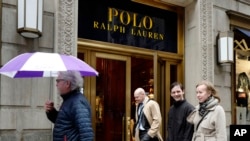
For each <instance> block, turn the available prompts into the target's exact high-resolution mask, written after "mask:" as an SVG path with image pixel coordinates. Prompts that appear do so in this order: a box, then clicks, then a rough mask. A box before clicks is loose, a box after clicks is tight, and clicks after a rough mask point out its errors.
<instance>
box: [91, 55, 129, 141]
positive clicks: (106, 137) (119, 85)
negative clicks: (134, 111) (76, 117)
mask: <svg viewBox="0 0 250 141" xmlns="http://www.w3.org/2000/svg"><path fill="white" fill-rule="evenodd" d="M95 58H96V70H97V71H98V72H99V76H98V77H97V78H96V96H95V99H96V103H95V117H96V120H95V125H96V141H128V140H130V139H129V138H130V131H129V120H130V112H129V111H130V105H131V104H130V99H131V98H130V69H129V68H130V67H129V66H130V58H129V57H126V56H121V55H113V54H105V53H95Z"/></svg>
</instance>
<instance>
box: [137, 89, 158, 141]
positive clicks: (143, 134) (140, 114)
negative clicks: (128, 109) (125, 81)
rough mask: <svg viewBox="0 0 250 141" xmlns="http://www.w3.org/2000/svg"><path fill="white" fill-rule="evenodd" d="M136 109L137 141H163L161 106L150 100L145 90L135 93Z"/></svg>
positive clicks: (138, 90)
mask: <svg viewBox="0 0 250 141" xmlns="http://www.w3.org/2000/svg"><path fill="white" fill-rule="evenodd" d="M134 98H135V101H136V103H138V106H137V107H136V116H135V117H136V125H135V127H136V134H135V136H136V137H135V140H136V141H163V139H162V136H161V134H160V126H161V120H162V117H161V111H160V107H159V104H158V103H157V102H156V101H154V100H150V99H149V97H148V96H147V95H146V93H145V91H144V89H142V88H137V89H136V90H135V91H134Z"/></svg>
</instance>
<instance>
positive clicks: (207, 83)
mask: <svg viewBox="0 0 250 141" xmlns="http://www.w3.org/2000/svg"><path fill="white" fill-rule="evenodd" d="M200 85H205V86H206V90H207V91H208V92H211V96H213V97H214V98H216V99H218V100H219V102H220V97H219V96H218V93H217V91H216V89H215V87H214V85H213V84H212V83H211V82H210V81H207V80H203V81H201V82H199V83H198V84H197V85H196V88H197V87H198V86H200Z"/></svg>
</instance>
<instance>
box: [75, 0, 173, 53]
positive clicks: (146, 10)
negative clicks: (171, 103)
mask: <svg viewBox="0 0 250 141" xmlns="http://www.w3.org/2000/svg"><path fill="white" fill-rule="evenodd" d="M177 17H178V14H177V13H175V12H173V11H167V10H163V9H159V8H155V7H150V6H145V5H142V4H138V3H135V2H131V1H121V2H119V3H118V2H117V3H116V2H115V1H113V0H105V1H103V0H93V1H91V2H89V3H85V2H84V1H79V9H78V37H79V38H85V39H91V40H98V41H105V42H110V43H116V44H123V45H129V46H133V47H140V48H146V49H152V50H159V51H166V52H173V53H177V31H178V30H177V26H178V21H177V19H178V18H177Z"/></svg>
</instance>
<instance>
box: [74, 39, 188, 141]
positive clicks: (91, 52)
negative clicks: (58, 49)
mask: <svg viewBox="0 0 250 141" xmlns="http://www.w3.org/2000/svg"><path fill="white" fill-rule="evenodd" d="M78 52H81V53H85V54H86V55H85V58H84V59H86V60H85V61H86V62H87V63H90V65H91V66H93V67H94V68H95V66H96V54H97V56H100V57H107V59H108V58H110V59H118V60H119V59H123V60H126V59H128V62H127V65H126V66H127V68H126V69H127V70H126V73H127V74H126V75H128V74H129V77H128V78H127V81H126V85H127V88H126V96H127V97H126V99H127V101H126V105H129V106H126V114H127V115H129V116H127V117H126V118H127V119H126V120H127V121H128V119H129V118H130V117H131V116H130V110H131V107H130V105H131V101H130V99H131V96H130V95H131V94H130V93H131V92H130V91H131V87H130V81H131V77H130V76H131V72H130V69H131V56H136V57H143V58H145V57H146V58H152V59H153V61H154V66H153V69H154V93H155V98H156V100H157V101H158V102H159V104H160V106H161V109H162V110H161V112H162V115H164V116H163V117H164V118H163V119H162V120H167V113H168V111H169V108H170V99H169V98H170V90H169V88H170V80H169V76H170V75H171V71H170V66H171V65H176V67H177V72H176V73H177V81H179V82H182V83H183V82H184V61H183V59H184V57H183V54H182V51H181V53H178V54H175V53H169V52H161V51H152V50H148V49H143V48H137V47H131V46H125V45H117V44H112V43H107V42H100V41H93V40H88V39H79V41H78ZM125 58H126V59H125ZM161 61H163V62H164V65H165V70H164V71H161V72H160V71H159V70H160V69H162V68H161V66H160V64H159V62H161ZM163 75H165V77H164V78H163V79H164V81H165V83H163V82H160V79H159V77H162V76H163ZM86 80H88V82H90V83H89V84H86V85H85V87H86V86H87V87H86V88H85V89H86V90H88V89H89V91H90V95H89V97H88V98H89V100H90V101H91V106H92V107H95V97H93V95H95V91H96V88H95V78H86ZM86 80H85V83H86ZM89 85H90V86H89ZM164 95H166V96H164ZM91 96H92V97H91ZM166 97H167V98H166ZM164 103H165V104H164ZM92 116H93V117H95V112H93V114H92ZM165 123H166V122H163V124H165ZM128 124H129V122H126V127H128V126H129V125H128ZM93 127H94V128H95V124H94V121H93ZM126 129H127V130H126V132H125V133H127V139H129V138H128V136H129V135H128V134H129V132H128V131H129V130H128V128H126ZM161 131H162V135H164V134H165V132H166V131H165V128H162V129H161Z"/></svg>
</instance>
